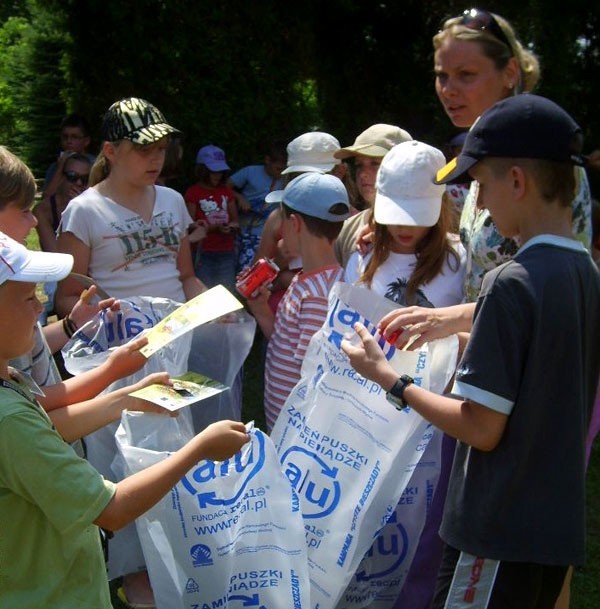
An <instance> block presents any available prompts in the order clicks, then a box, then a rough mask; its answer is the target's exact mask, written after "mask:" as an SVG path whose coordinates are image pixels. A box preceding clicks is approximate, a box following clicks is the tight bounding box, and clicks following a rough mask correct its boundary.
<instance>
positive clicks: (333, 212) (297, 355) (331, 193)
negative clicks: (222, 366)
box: [248, 172, 350, 431]
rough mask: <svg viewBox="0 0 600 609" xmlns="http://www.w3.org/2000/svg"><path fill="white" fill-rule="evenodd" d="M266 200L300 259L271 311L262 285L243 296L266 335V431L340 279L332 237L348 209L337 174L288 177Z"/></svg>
mask: <svg viewBox="0 0 600 609" xmlns="http://www.w3.org/2000/svg"><path fill="white" fill-rule="evenodd" d="M268 199H269V202H270V203H276V202H278V203H280V204H281V215H282V218H283V220H282V231H283V241H284V243H285V246H286V248H287V249H288V250H289V251H290V252H291V253H292V255H296V256H298V255H299V256H301V257H302V262H303V267H302V272H301V273H299V274H297V275H296V276H295V277H294V278H293V279H292V282H291V283H290V285H289V287H288V289H287V290H286V292H285V295H284V296H283V299H282V301H281V302H280V303H279V307H278V308H277V314H276V315H275V314H274V313H273V311H272V310H271V308H270V307H269V305H268V302H267V300H268V296H269V291H268V290H267V289H266V288H263V289H262V290H261V293H260V294H259V296H257V297H256V298H255V299H252V300H249V301H248V306H249V307H250V310H251V311H252V313H253V314H254V316H255V317H256V321H257V322H258V323H259V325H260V327H261V330H262V331H263V333H264V335H265V337H266V338H267V339H268V340H269V346H268V348H267V360H266V364H265V415H266V419H267V428H268V430H269V431H270V430H271V429H272V428H273V425H274V423H275V420H276V419H277V416H278V414H279V412H280V410H281V408H282V406H283V404H284V403H285V400H286V399H287V397H288V395H289V393H290V391H291V390H292V388H293V387H294V385H295V384H296V383H297V382H298V380H299V378H300V368H301V366H302V360H303V359H304V355H305V353H306V348H307V347H308V343H309V341H310V339H311V337H312V335H313V334H314V333H315V332H316V331H317V330H318V329H319V328H320V327H321V326H322V325H323V322H324V321H325V318H326V316H327V300H328V295H329V291H330V290H331V288H332V286H333V284H334V283H336V282H337V281H341V280H342V276H343V270H342V267H341V266H340V265H339V264H338V262H337V260H336V259H335V254H334V252H333V242H334V240H335V238H336V237H337V235H338V233H339V231H340V229H341V227H342V223H343V221H344V220H345V219H346V218H347V217H348V216H349V214H350V204H349V202H348V193H347V192H346V188H345V187H344V185H343V184H342V182H341V181H340V180H339V179H338V178H336V177H334V176H332V175H327V174H321V173H315V172H312V173H304V174H302V175H300V176H298V177H297V178H294V179H293V180H292V181H291V182H290V183H289V184H288V185H287V186H286V187H285V190H283V191H275V192H272V193H271V194H270V195H269V196H268Z"/></svg>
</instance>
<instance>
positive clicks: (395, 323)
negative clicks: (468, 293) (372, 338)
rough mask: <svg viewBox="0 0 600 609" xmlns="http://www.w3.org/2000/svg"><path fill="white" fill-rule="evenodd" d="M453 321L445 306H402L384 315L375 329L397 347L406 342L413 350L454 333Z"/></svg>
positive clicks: (402, 345)
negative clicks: (433, 307) (438, 307)
mask: <svg viewBox="0 0 600 609" xmlns="http://www.w3.org/2000/svg"><path fill="white" fill-rule="evenodd" d="M453 323H454V318H453V317H452V315H451V312H449V311H447V309H445V308H440V309H431V308H429V307H403V308H401V309H396V310H395V311H391V312H390V313H388V314H387V315H384V316H383V317H382V318H381V321H380V322H379V323H378V324H377V329H378V330H379V332H380V333H381V335H382V336H383V337H384V338H385V339H386V340H387V341H388V342H390V343H392V344H393V345H395V346H396V347H398V348H399V349H402V348H403V347H404V346H405V345H407V344H408V348H409V349H410V350H413V349H418V348H419V347H422V346H423V345H424V344H425V343H427V342H429V341H431V340H436V339H438V338H445V337H446V336H450V335H451V334H454V332H455V331H456V330H454V329H453V325H452V324H453Z"/></svg>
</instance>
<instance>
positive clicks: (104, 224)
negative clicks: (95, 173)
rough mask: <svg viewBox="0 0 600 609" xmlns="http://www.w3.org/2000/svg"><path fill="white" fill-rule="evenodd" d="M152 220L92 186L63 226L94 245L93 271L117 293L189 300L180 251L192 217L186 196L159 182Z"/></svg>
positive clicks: (64, 218) (66, 214)
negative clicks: (181, 275) (180, 269)
mask: <svg viewBox="0 0 600 609" xmlns="http://www.w3.org/2000/svg"><path fill="white" fill-rule="evenodd" d="M155 192H156V197H155V202H154V210H153V212H152V218H151V219H150V221H149V222H145V220H144V219H143V218H142V217H141V216H139V215H138V214H137V213H135V212H133V211H131V210H130V209H127V208H126V207H123V206H122V205H119V204H118V203H116V202H115V201H113V200H112V199H109V198H108V197H105V196H103V195H101V194H100V193H98V191H96V190H95V189H94V188H89V189H88V190H86V191H85V192H83V193H82V194H81V195H79V196H78V197H76V198H74V199H73V200H72V201H71V202H70V203H69V205H68V206H67V208H66V209H65V211H64V212H63V215H62V220H61V225H60V227H59V231H60V232H71V233H73V234H74V235H75V236H76V237H77V238H78V239H80V240H81V241H82V242H83V243H85V244H86V245H87V246H88V247H89V248H90V262H89V269H88V275H89V276H90V277H92V278H93V279H94V281H96V282H98V285H99V286H101V287H102V288H103V289H104V290H105V291H106V292H108V293H109V294H110V295H111V296H114V297H115V298H127V297H131V296H158V297H164V298H171V299H172V300H175V301H178V302H185V295H184V292H183V286H182V283H181V280H180V279H179V270H178V269H177V254H178V252H179V246H180V243H181V240H182V238H183V237H184V236H185V235H186V234H187V227H188V226H189V225H190V224H191V222H192V219H191V218H190V215H189V213H188V211H187V209H186V206H185V203H184V201H183V197H182V196H181V195H180V194H179V193H178V192H176V191H175V190H172V189H171V188H165V187H163V186H155Z"/></svg>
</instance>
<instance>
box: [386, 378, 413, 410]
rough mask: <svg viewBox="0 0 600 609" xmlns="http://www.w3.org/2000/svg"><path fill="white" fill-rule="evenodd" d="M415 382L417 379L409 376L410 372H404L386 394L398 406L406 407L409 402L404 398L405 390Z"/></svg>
mask: <svg viewBox="0 0 600 609" xmlns="http://www.w3.org/2000/svg"><path fill="white" fill-rule="evenodd" d="M414 382H415V380H414V379H413V378H412V377H411V376H408V374H403V375H402V376H401V377H400V378H399V379H398V380H397V381H396V382H395V383H394V384H393V385H392V387H391V389H390V390H389V391H388V393H387V395H386V397H387V399H388V401H390V402H391V403H392V404H394V405H395V406H396V408H401V409H402V408H406V407H407V406H408V402H407V401H406V400H405V399H404V391H405V389H406V388H407V387H408V386H409V385H412V384H413V383H414Z"/></svg>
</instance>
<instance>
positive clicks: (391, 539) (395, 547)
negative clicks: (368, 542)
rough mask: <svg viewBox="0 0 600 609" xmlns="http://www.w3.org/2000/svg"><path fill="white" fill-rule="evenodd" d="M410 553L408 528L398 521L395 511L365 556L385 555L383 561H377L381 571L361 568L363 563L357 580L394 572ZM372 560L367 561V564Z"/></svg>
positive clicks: (379, 576) (358, 571) (366, 579)
mask: <svg viewBox="0 0 600 609" xmlns="http://www.w3.org/2000/svg"><path fill="white" fill-rule="evenodd" d="M407 554H408V534H407V533H406V529H405V528H404V527H403V526H402V524H401V523H400V522H398V518H397V516H396V513H395V512H394V513H393V514H392V515H391V517H390V519H389V520H388V522H387V524H386V526H384V527H383V529H382V530H381V531H380V532H379V535H378V536H377V538H376V539H375V541H374V542H373V545H372V546H371V547H370V548H369V551H368V552H367V553H366V554H365V558H366V559H368V558H371V557H373V556H379V557H380V558H381V557H383V564H382V561H377V564H378V565H379V571H377V572H372V573H368V572H367V569H366V568H361V567H363V565H362V564H361V565H360V566H359V567H358V570H357V571H356V573H355V577H356V579H357V581H365V582H367V581H370V580H372V579H378V578H382V577H386V576H388V575H391V574H392V573H394V572H395V571H396V570H397V569H398V568H399V567H400V565H401V564H402V563H403V562H404V560H405V559H406V555H407ZM369 562H370V561H368V560H367V561H366V562H365V566H366V565H368V564H369Z"/></svg>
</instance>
